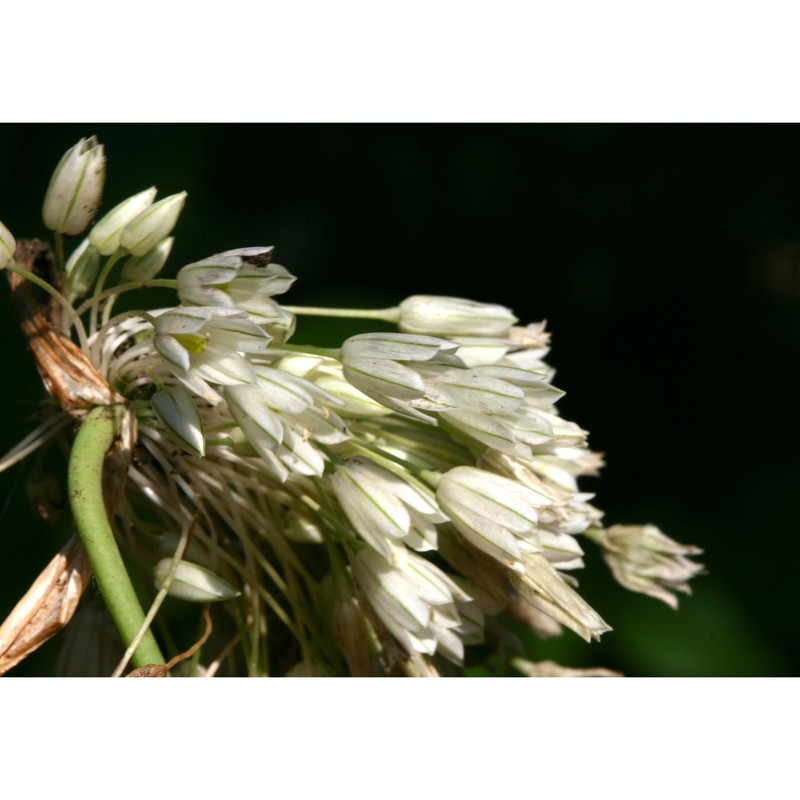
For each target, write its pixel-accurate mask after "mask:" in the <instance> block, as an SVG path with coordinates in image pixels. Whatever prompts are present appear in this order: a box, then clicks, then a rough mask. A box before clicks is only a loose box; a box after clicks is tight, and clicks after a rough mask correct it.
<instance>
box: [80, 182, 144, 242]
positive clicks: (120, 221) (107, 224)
mask: <svg viewBox="0 0 800 800" xmlns="http://www.w3.org/2000/svg"><path fill="white" fill-rule="evenodd" d="M155 197H156V187H155V186H151V187H150V188H149V189H145V190H144V191H143V192H139V194H135V195H133V196H132V197H129V198H128V199H127V200H123V201H122V202H121V203H120V204H119V205H118V206H115V207H114V208H112V209H111V211H109V212H108V214H106V215H105V216H104V217H103V218H102V219H101V220H100V221H99V222H98V223H97V224H96V225H95V226H94V227H93V228H92V230H91V231H90V232H89V241H90V242H91V243H92V244H93V245H94V246H95V247H96V248H97V249H98V250H99V251H100V252H101V253H102V254H103V255H104V256H110V255H111V254H112V253H115V252H116V251H117V250H118V249H119V240H120V237H121V236H122V231H123V230H124V229H125V226H126V225H127V224H128V223H129V222H130V221H131V220H133V219H135V218H136V217H138V216H139V214H141V213H142V212H143V211H145V210H147V209H148V208H150V206H151V205H152V203H153V200H155Z"/></svg>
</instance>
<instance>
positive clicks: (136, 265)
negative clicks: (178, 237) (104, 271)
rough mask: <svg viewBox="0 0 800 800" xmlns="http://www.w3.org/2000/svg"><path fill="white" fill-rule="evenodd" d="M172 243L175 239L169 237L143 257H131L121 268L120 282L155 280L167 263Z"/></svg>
mask: <svg viewBox="0 0 800 800" xmlns="http://www.w3.org/2000/svg"><path fill="white" fill-rule="evenodd" d="M174 241H175V238H174V237H173V236H169V237H167V238H166V239H164V241H163V242H161V244H158V245H156V246H155V247H154V248H153V249H152V250H151V251H150V252H149V253H146V254H145V255H143V256H131V257H130V258H129V259H128V260H127V261H126V262H125V264H124V265H123V267H122V280H124V281H149V280H150V278H155V276H156V275H158V273H159V272H161V270H162V269H163V268H164V264H166V263H167V259H168V258H169V254H170V253H171V252H172V245H173V243H174Z"/></svg>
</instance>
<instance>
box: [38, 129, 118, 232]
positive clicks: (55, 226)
mask: <svg viewBox="0 0 800 800" xmlns="http://www.w3.org/2000/svg"><path fill="white" fill-rule="evenodd" d="M105 179H106V158H105V155H104V153H103V145H101V144H99V143H98V141H97V138H96V137H95V136H91V137H90V138H89V139H81V140H80V141H79V142H78V143H77V144H76V145H75V146H74V147H71V148H70V149H69V150H67V152H66V153H65V154H64V156H63V158H62V159H61V161H60V162H59V163H58V166H57V167H56V169H55V172H54V173H53V177H52V178H51V179H50V185H49V186H48V187H47V193H46V194H45V197H44V206H43V207H42V217H43V219H44V224H45V225H47V227H48V228H50V230H51V231H57V232H58V233H66V234H69V235H70V236H74V235H75V234H77V233H81V232H82V231H85V230H86V228H88V227H89V224H90V223H91V221H92V220H93V219H94V217H95V214H96V213H97V209H98V208H100V202H101V199H102V196H103V184H104V183H105Z"/></svg>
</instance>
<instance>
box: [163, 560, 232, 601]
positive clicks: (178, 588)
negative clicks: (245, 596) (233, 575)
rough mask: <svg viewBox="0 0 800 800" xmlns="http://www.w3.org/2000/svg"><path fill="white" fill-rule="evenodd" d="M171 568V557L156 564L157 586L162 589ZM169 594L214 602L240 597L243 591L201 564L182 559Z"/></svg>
mask: <svg viewBox="0 0 800 800" xmlns="http://www.w3.org/2000/svg"><path fill="white" fill-rule="evenodd" d="M171 569H172V559H171V558H162V559H161V561H159V562H158V564H156V570H155V581H156V587H157V588H159V589H160V588H161V587H162V586H163V585H164V581H165V580H166V579H167V575H169V572H170V570H171ZM167 594H169V595H171V596H172V597H178V598H180V599H181V600H189V601H191V602H193V603H214V602H218V601H220V600H230V599H231V598H233V597H238V596H239V595H240V594H241V592H238V591H237V590H236V589H234V588H233V587H232V586H231V585H230V584H229V583H228V582H227V581H224V580H222V578H220V577H219V575H216V574H215V573H213V572H212V571H211V570H210V569H206V568H205V567H201V566H200V565H199V564H192V563H191V561H181V563H180V564H178V568H177V569H176V570H175V576H174V577H173V579H172V583H170V585H169V589H168V590H167Z"/></svg>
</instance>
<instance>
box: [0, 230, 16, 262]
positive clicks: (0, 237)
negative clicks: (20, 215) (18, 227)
mask: <svg viewBox="0 0 800 800" xmlns="http://www.w3.org/2000/svg"><path fill="white" fill-rule="evenodd" d="M16 249H17V243H16V241H15V240H14V237H13V236H12V235H11V231H10V230H9V229H8V228H6V226H5V225H3V223H2V222H0V269H5V268H6V267H7V266H8V265H9V264H10V263H11V261H12V259H13V258H14V251H15V250H16Z"/></svg>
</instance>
